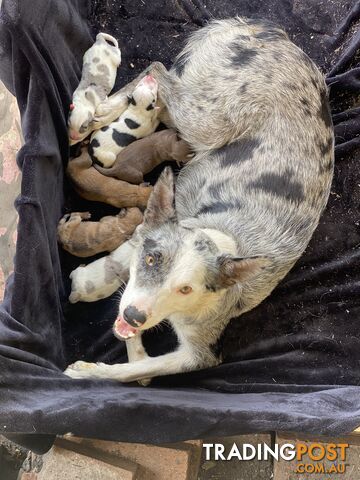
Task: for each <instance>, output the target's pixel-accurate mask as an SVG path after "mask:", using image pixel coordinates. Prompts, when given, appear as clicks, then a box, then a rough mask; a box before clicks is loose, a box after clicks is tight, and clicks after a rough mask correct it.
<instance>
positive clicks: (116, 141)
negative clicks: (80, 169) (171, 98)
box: [89, 75, 160, 168]
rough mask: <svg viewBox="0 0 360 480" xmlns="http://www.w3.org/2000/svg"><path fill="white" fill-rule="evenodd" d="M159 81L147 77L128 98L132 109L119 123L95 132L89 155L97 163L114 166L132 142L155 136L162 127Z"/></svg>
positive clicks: (126, 111)
mask: <svg viewBox="0 0 360 480" xmlns="http://www.w3.org/2000/svg"><path fill="white" fill-rule="evenodd" d="M156 99H157V82H156V80H155V79H154V78H153V77H152V76H151V75H147V76H146V77H145V78H144V79H143V80H141V82H139V83H138V85H137V86H136V87H135V90H134V91H133V93H132V95H131V96H129V106H128V108H127V109H126V110H125V112H124V113H123V114H122V115H121V116H120V117H119V119H118V120H117V121H116V122H113V123H111V124H110V125H108V126H106V127H103V128H101V129H100V130H98V131H96V132H94V133H93V135H92V137H91V141H90V147H89V152H90V155H91V158H92V159H93V161H94V162H96V163H98V164H99V165H101V166H103V167H107V168H108V167H111V166H112V165H113V164H114V162H115V160H116V157H117V155H118V154H119V153H120V152H121V150H122V149H123V148H125V147H126V146H127V145H129V144H130V143H132V142H134V141H135V140H137V139H139V138H142V137H146V136H147V135H150V134H151V133H153V132H154V131H155V130H156V128H157V126H158V125H159V120H158V113H159V108H160V107H158V106H157V105H156Z"/></svg>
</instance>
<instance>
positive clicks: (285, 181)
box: [67, 18, 334, 383]
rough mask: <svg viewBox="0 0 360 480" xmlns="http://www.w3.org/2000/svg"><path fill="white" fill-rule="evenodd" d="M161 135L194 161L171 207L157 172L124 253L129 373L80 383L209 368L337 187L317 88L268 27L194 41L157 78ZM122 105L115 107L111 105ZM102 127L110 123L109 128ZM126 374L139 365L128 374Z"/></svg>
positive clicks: (296, 252) (123, 321)
mask: <svg viewBox="0 0 360 480" xmlns="http://www.w3.org/2000/svg"><path fill="white" fill-rule="evenodd" d="M151 73H152V74H153V75H154V77H155V78H156V79H157V80H158V82H159V95H160V98H161V100H162V101H163V103H164V105H165V107H166V108H165V109H164V110H163V112H162V116H163V121H165V122H166V124H167V126H169V127H174V126H175V127H176V128H177V129H178V131H179V133H180V136H181V137H182V138H183V139H184V140H185V141H187V142H188V143H189V144H190V146H191V148H192V149H193V150H194V151H195V157H194V158H193V159H192V160H191V161H190V162H189V163H188V164H187V165H186V166H185V167H184V168H183V170H182V171H181V173H180V175H179V177H178V179H177V182H176V189H175V195H174V190H173V178H172V174H171V172H170V171H169V170H165V171H164V172H163V174H162V176H161V178H160V179H159V181H158V183H157V185H156V186H155V189H154V192H153V193H152V195H151V196H150V200H149V204H148V208H147V211H146V212H145V220H144V224H143V225H142V226H141V228H138V230H137V232H136V235H135V236H134V238H133V239H132V240H131V241H130V243H129V245H131V246H132V248H133V254H132V256H131V258H125V257H124V258H123V259H122V260H121V263H122V266H123V267H124V265H129V269H130V278H129V283H128V285H127V287H126V289H125V292H124V294H123V297H122V300H121V303H120V307H119V317H118V318H117V320H116V321H115V324H114V333H115V334H116V335H117V336H119V337H121V338H127V339H128V340H127V346H128V351H129V362H130V363H128V364H122V365H105V364H98V365H95V364H87V363H84V362H76V364H74V365H73V366H71V367H70V368H69V369H68V370H67V373H68V374H69V375H70V376H73V377H76V378H82V377H98V378H113V379H117V380H120V381H132V380H138V381H139V380H140V381H142V382H143V383H146V382H147V381H148V380H147V379H148V378H150V377H152V376H157V375H165V374H172V373H177V372H181V371H189V370H195V369H199V368H204V367H209V366H212V365H216V364H218V363H219V362H220V361H221V359H220V357H219V356H218V355H217V352H216V349H214V345H216V342H217V340H218V339H219V337H220V335H221V333H222V331H223V330H224V328H225V326H226V325H227V324H228V322H229V320H230V319H231V318H232V317H234V316H237V315H240V314H242V313H244V312H246V311H248V310H250V309H252V308H254V307H255V306H256V305H258V304H259V303H260V302H261V301H262V300H263V299H264V298H266V297H267V296H268V295H269V294H270V293H271V291H272V290H273V289H274V287H275V286H276V285H277V284H278V282H279V281H280V280H281V279H282V278H283V277H284V276H285V275H286V273H287V272H288V271H289V270H290V269H291V267H292V266H293V265H294V263H295V262H296V260H297V259H298V258H299V257H300V256H301V254H302V253H303V251H304V249H305V248H306V246H307V244H308V242H309V240H310V238H311V236H312V234H313V232H314V230H315V228H316V226H317V224H318V222H319V217H320V215H321V212H322V211H323V209H324V207H325V205H326V202H327V199H328V195H329V191H330V185H331V179H332V174H333V161H334V155H333V129H332V122H331V117H330V112H329V106H328V99H327V90H326V86H325V83H324V79H323V77H322V75H321V73H320V72H319V71H318V69H317V68H316V67H315V65H314V64H313V63H312V61H311V60H310V59H309V58H308V57H307V56H306V55H305V54H304V53H303V52H302V51H301V50H300V49H299V48H298V47H296V46H295V45H294V44H292V43H291V42H290V40H289V39H288V38H287V36H286V34H285V33H284V32H283V31H282V30H280V29H279V28H277V27H275V26H274V25H272V24H270V23H267V22H266V23H265V22H259V21H254V20H247V19H242V18H234V19H229V20H221V21H214V22H211V23H210V24H209V25H208V26H206V27H205V28H202V29H201V30H199V31H197V32H196V33H195V34H194V35H193V36H192V37H191V38H190V39H189V41H188V43H187V45H186V46H185V48H184V49H183V51H182V52H181V53H180V55H179V56H178V58H177V60H176V61H175V64H174V66H173V68H172V69H171V70H170V71H169V72H168V71H166V69H165V68H164V67H163V66H162V65H161V64H158V63H156V64H153V65H152V67H151ZM122 96H123V93H122V92H121V91H120V92H119V93H118V94H117V96H116V97H115V96H114V97H115V98H113V99H112V105H113V106H114V105H115V104H116V101H117V100H116V99H118V101H119V105H120V104H121V101H122V100H121V98H122ZM102 121H104V122H105V121H106V115H105V116H104V117H103V119H102ZM165 318H167V319H168V320H169V321H170V323H171V324H172V326H173V327H174V329H175V331H176V333H177V336H178V338H179V347H178V349H177V350H176V351H175V352H171V353H169V354H166V355H163V356H160V357H157V358H149V357H147V355H146V352H145V351H144V349H143V347H142V344H141V337H140V333H141V331H142V330H144V329H147V328H151V327H152V326H154V325H156V324H158V323H159V322H160V321H162V320H163V319H165ZM134 360H135V361H134Z"/></svg>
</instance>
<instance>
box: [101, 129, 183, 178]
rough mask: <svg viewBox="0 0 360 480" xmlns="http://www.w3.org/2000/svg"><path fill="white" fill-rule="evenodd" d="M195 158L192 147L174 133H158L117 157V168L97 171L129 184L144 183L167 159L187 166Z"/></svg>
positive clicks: (169, 130) (166, 131) (171, 131)
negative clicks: (148, 174) (145, 176)
mask: <svg viewBox="0 0 360 480" xmlns="http://www.w3.org/2000/svg"><path fill="white" fill-rule="evenodd" d="M191 156H192V154H191V150H190V147H189V145H188V144H187V143H186V142H184V140H181V139H180V138H179V137H178V136H177V134H176V131H175V130H172V129H168V130H162V131H161V132H155V133H153V134H152V135H149V136H148V137H145V138H142V139H141V140H137V141H136V142H134V143H131V144H130V145H128V146H127V147H125V148H124V150H121V152H120V153H119V154H118V156H117V157H116V161H115V163H114V165H113V166H112V167H110V168H103V167H100V166H98V165H96V164H94V167H95V169H96V170H97V171H98V172H100V173H101V174H102V175H105V176H107V177H115V178H118V179H119V180H124V181H125V182H130V183H136V184H139V183H142V182H143V181H144V175H146V174H147V173H149V172H151V171H152V170H153V169H154V168H155V167H157V166H158V165H160V164H161V163H162V162H165V161H166V160H174V161H176V162H178V163H186V162H187V161H188V160H189V159H190V157H191Z"/></svg>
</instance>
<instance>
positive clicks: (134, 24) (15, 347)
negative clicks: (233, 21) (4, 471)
mask: <svg viewBox="0 0 360 480" xmlns="http://www.w3.org/2000/svg"><path fill="white" fill-rule="evenodd" d="M234 15H243V16H251V17H263V18H267V19H270V20H273V21H275V22H276V23H278V24H279V25H281V26H282V27H284V28H285V30H286V31H287V32H288V34H289V35H290V37H291V38H292V40H293V41H294V42H295V43H296V44H298V45H299V46H300V47H302V48H303V49H304V50H305V52H306V53H308V54H309V55H310V56H311V57H312V58H313V59H314V60H315V62H316V63H317V64H318V65H319V67H320V68H321V69H322V70H323V72H324V73H325V74H326V75H327V82H328V85H329V86H330V92H331V105H332V111H333V120H334V125H335V132H336V167H335V177H334V182H333V186H332V190H331V195H330V200H329V204H328V207H327V210H326V212H325V214H324V215H323V217H322V219H321V222H320V225H319V228H318V229H317V231H316V233H315V235H314V237H313V239H312V241H311V243H310V245H309V247H308V249H307V251H306V253H305V255H304V256H303V257H302V258H301V260H300V261H299V262H298V263H297V264H296V266H295V267H294V269H293V270H292V271H291V272H290V274H289V275H288V276H287V277H286V278H285V279H284V281H282V282H281V284H280V285H279V287H278V288H277V289H276V290H275V291H274V292H273V294H272V295H271V296H270V297H269V298H268V299H267V300H266V301H264V302H263V303H262V304H261V305H260V306H259V307H257V308H256V309H255V310H253V311H251V312H249V313H247V314H245V315H243V316H241V317H240V318H239V319H235V320H233V321H232V322H231V324H230V325H229V327H228V328H227V330H226V332H225V334H224V336H223V339H222V348H223V353H224V356H225V362H224V364H223V365H221V366H219V367H217V368H212V369H209V370H203V371H199V372H193V373H188V374H182V375H173V376H168V377H162V378H158V379H156V380H155V381H154V382H153V384H152V386H151V387H148V388H143V387H140V386H137V385H136V384H120V383H116V382H111V381H98V380H72V379H70V378H67V377H66V376H64V375H63V374H62V370H63V369H64V368H65V366H66V365H67V364H68V363H70V362H72V361H74V360H78V359H85V360H88V361H94V360H95V361H105V362H110V363H114V362H124V361H126V351H125V346H124V344H123V343H122V342H119V341H118V340H116V339H115V338H114V337H113V335H112V332H111V325H112V322H113V319H114V317H115V314H116V306H117V301H116V298H115V296H113V297H112V298H110V299H106V300H104V301H100V302H97V303H94V304H76V305H69V304H68V302H67V297H68V294H69V289H70V283H69V279H68V275H69V273H70V271H71V270H72V269H73V268H75V267H76V266H77V265H79V264H80V263H83V259H80V260H79V259H76V258H75V257H72V256H71V255H68V254H65V253H64V252H63V251H61V249H59V248H58V245H57V241H56V225H57V222H58V220H59V218H60V217H61V216H62V215H63V213H64V211H66V210H68V211H69V210H79V209H80V210H82V209H84V210H85V209H86V210H90V211H92V212H93V213H94V217H95V218H96V216H98V217H100V216H102V215H104V214H107V213H111V212H112V211H113V209H112V208H110V207H106V206H105V205H100V204H94V203H90V202H86V201H84V200H81V199H80V198H78V197H77V196H76V195H75V194H74V193H73V192H72V190H71V187H70V186H69V184H68V181H67V180H66V178H65V176H64V167H65V166H66V163H67V161H68V158H69V148H68V143H67V128H66V116H67V110H68V105H69V103H70V100H71V93H72V91H73V90H74V89H75V87H76V86H77V83H78V81H79V78H80V73H81V63H82V55H83V53H84V51H85V50H86V49H87V48H88V47H89V46H90V45H91V42H92V38H93V37H94V35H95V33H96V32H97V31H99V30H103V31H104V30H105V31H107V32H109V33H112V34H113V35H115V36H116V37H117V38H118V40H119V42H120V46H121V48H122V54H123V60H122V65H121V67H120V69H119V75H118V79H117V87H119V86H120V85H123V84H125V83H126V82H127V81H129V80H130V79H132V78H133V77H134V76H135V75H136V74H137V73H139V72H140V71H141V70H142V69H143V68H145V67H146V66H147V65H148V64H149V63H150V62H151V61H153V60H160V61H162V62H164V63H165V64H166V65H167V66H169V65H170V64H171V62H172V60H173V58H174V56H175V54H176V53H177V52H178V51H179V50H180V49H181V46H182V44H183V41H184V39H185V37H186V34H188V33H190V32H191V31H193V30H194V29H195V28H199V27H200V26H201V25H204V24H205V23H206V22H207V21H209V20H210V19H211V18H213V17H215V18H224V17H229V16H234ZM359 18H360V2H355V0H343V1H342V2H333V1H332V0H325V1H323V2H318V1H317V0H301V1H300V0H290V1H289V0H254V1H251V2H249V1H247V0H222V1H221V2H219V1H217V0H207V1H206V2H205V1H204V2H203V1H202V0H177V1H176V0H171V1H170V0H161V1H160V0H159V1H154V2H147V1H146V2H145V1H143V0H139V1H134V0H123V1H120V0H119V1H116V2H114V1H110V0H102V1H100V0H93V1H90V0H89V1H86V0H32V1H31V2H30V1H27V0H3V2H2V11H1V25H0V46H1V50H0V74H1V79H2V80H3V81H4V82H5V84H6V85H7V87H8V88H9V90H10V91H12V92H13V93H14V94H15V95H16V97H17V101H18V104H19V107H20V111H21V116H22V129H23V134H24V138H25V144H24V146H23V147H22V149H21V150H20V152H19V153H18V156H17V161H18V165H19V167H20V168H21V169H22V173H23V182H22V191H21V195H20V197H19V198H18V199H17V201H16V208H17V209H18V212H19V217H20V220H19V227H18V243H17V252H16V258H15V269H14V274H13V275H12V276H11V277H10V279H9V280H8V282H7V287H6V296H5V301H4V303H3V304H2V306H1V309H0V355H1V358H0V432H2V433H4V434H8V433H9V432H13V433H17V434H18V435H16V436H15V437H12V438H15V439H17V440H18V441H21V442H22V443H27V444H28V445H30V446H32V447H33V448H35V449H37V450H39V451H40V450H41V449H44V448H45V447H46V441H51V439H52V437H51V435H54V434H63V433H65V432H73V433H74V434H76V435H80V436H87V437H97V438H104V439H109V440H110V439H112V440H120V441H121V440H122V441H132V442H135V441H136V442H153V443H157V442H169V441H179V440H182V439H189V438H206V437H207V436H210V435H232V434H239V433H243V432H261V431H269V430H277V431H283V430H288V431H289V430H291V431H297V432H308V433H314V434H328V435H339V434H343V433H346V432H350V431H352V430H353V429H354V428H355V427H357V426H359V425H360V387H359V382H360V328H359V321H360V311H359V294H360V278H359V277H360V275H359V273H360V265H359V263H360V262H359V258H360V251H359V245H360V231H359V222H360V215H359V201H360V193H359V192H360V188H359V185H360V167H359V146H360V135H359V134H360V104H359V96H358V95H359V89H360V64H359V56H358V52H357V49H358V48H359V46H360V31H359V28H358V27H359ZM293 81H294V82H296V79H293ZM289 108H291V105H289ZM91 260H93V259H91ZM145 343H146V347H147V349H148V351H149V353H150V354H151V355H156V354H158V353H161V352H165V351H168V350H169V349H170V348H172V347H173V344H174V338H173V336H172V332H169V331H167V330H166V329H164V330H163V331H162V332H156V334H154V333H153V332H151V331H150V332H148V333H147V334H146V336H145ZM19 434H22V435H19ZM9 436H11V435H9Z"/></svg>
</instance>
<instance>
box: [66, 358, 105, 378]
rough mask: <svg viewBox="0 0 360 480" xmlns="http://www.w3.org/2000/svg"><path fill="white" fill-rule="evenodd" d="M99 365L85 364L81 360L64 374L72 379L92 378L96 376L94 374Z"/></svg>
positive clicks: (70, 366)
mask: <svg viewBox="0 0 360 480" xmlns="http://www.w3.org/2000/svg"><path fill="white" fill-rule="evenodd" d="M97 367H98V365H97V364H96V363H89V362H83V361H82V360H79V361H77V362H75V363H73V364H72V365H69V366H68V368H67V369H66V370H65V371H64V374H65V375H67V376H68V377H71V378H90V377H93V376H95V375H94V373H95V371H96V369H97Z"/></svg>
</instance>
